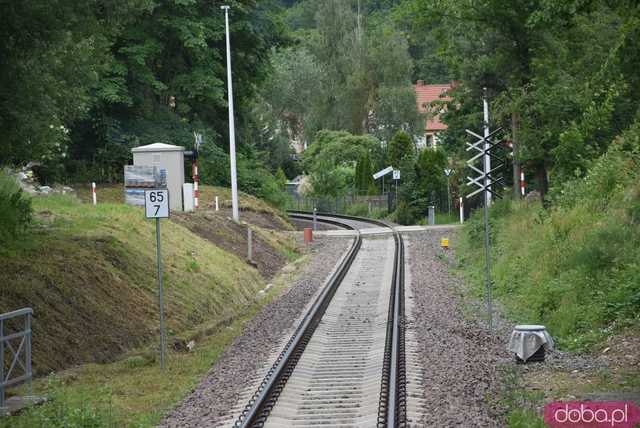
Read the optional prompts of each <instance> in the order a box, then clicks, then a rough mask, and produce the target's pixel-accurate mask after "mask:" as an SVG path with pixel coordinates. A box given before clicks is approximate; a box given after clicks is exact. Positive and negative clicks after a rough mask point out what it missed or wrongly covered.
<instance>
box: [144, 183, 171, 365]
mask: <svg viewBox="0 0 640 428" xmlns="http://www.w3.org/2000/svg"><path fill="white" fill-rule="evenodd" d="M144 213H145V217H147V218H155V219H156V259H157V262H158V302H159V304H160V368H162V370H164V368H165V352H166V351H165V348H166V345H165V328H164V289H163V284H162V257H161V252H160V219H161V218H169V191H168V190H167V189H152V190H145V191H144Z"/></svg>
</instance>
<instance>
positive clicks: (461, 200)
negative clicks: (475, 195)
mask: <svg viewBox="0 0 640 428" xmlns="http://www.w3.org/2000/svg"><path fill="white" fill-rule="evenodd" d="M463 223H464V202H463V198H460V224H463Z"/></svg>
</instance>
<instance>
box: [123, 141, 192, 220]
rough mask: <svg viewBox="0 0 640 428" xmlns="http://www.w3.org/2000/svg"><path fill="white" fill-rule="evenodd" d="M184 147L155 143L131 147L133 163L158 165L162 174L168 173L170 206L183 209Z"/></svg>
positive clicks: (179, 209) (178, 209) (137, 164)
mask: <svg viewBox="0 0 640 428" xmlns="http://www.w3.org/2000/svg"><path fill="white" fill-rule="evenodd" d="M184 151H185V149H184V147H181V146H172V145H171V144H163V143H155V144H149V145H147V146H140V147H135V148H133V149H131V152H132V153H133V164H134V165H136V166H150V167H156V168H157V169H158V171H159V172H160V175H164V174H166V182H167V189H168V190H169V204H170V205H169V206H170V207H171V209H172V210H177V211H182V185H183V184H184Z"/></svg>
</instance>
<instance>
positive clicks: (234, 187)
mask: <svg viewBox="0 0 640 428" xmlns="http://www.w3.org/2000/svg"><path fill="white" fill-rule="evenodd" d="M229 8H230V6H220V9H224V22H225V32H226V36H227V88H228V91H227V92H228V94H227V95H228V98H229V157H230V159H231V206H232V211H233V220H234V221H235V222H239V221H240V214H239V213H238V178H237V172H236V130H235V121H234V119H233V84H232V83H231V41H230V40H229Z"/></svg>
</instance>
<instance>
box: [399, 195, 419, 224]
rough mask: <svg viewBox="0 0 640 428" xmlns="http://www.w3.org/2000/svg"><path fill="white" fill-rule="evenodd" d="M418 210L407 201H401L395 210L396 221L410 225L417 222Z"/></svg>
mask: <svg viewBox="0 0 640 428" xmlns="http://www.w3.org/2000/svg"><path fill="white" fill-rule="evenodd" d="M416 218H417V212H416V210H415V209H413V208H411V207H410V206H409V204H407V203H406V202H405V201H400V203H399V204H398V208H397V209H396V212H395V221H396V223H399V224H403V225H409V224H414V223H415V222H416Z"/></svg>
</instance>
